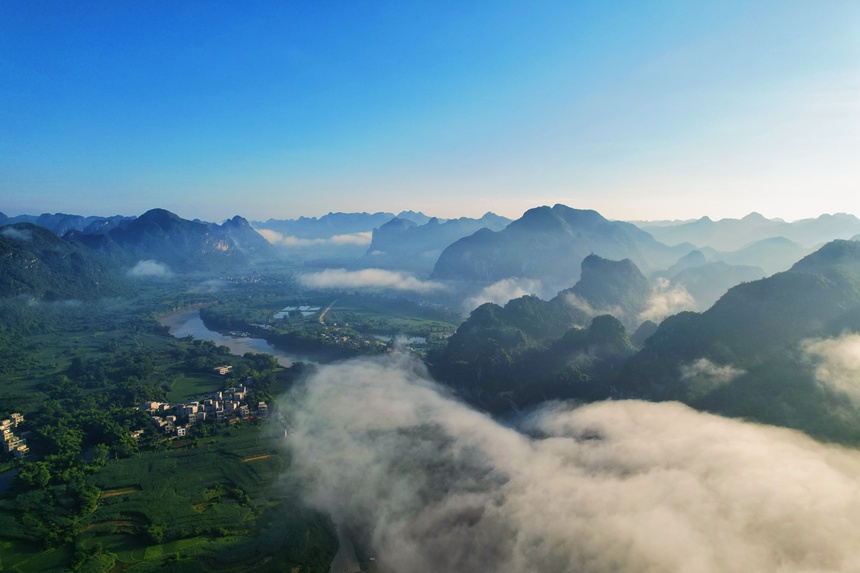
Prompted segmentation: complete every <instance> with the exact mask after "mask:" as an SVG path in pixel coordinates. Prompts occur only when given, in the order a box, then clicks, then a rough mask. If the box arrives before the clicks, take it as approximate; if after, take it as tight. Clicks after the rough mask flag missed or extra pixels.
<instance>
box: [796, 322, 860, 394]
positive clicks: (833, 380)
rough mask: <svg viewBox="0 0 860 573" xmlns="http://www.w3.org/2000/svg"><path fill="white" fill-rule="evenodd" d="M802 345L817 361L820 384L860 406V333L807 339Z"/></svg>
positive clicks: (816, 368) (816, 371)
mask: <svg viewBox="0 0 860 573" xmlns="http://www.w3.org/2000/svg"><path fill="white" fill-rule="evenodd" d="M802 346H803V349H804V351H805V352H806V354H807V356H809V357H811V358H812V359H813V360H815V362H816V367H815V377H816V378H817V379H818V381H819V382H821V383H822V384H824V385H826V386H829V387H830V388H832V389H833V390H836V391H838V392H843V393H845V394H847V395H848V397H849V398H851V400H852V401H853V402H854V403H855V404H857V405H860V334H845V335H843V336H840V337H838V338H827V339H822V338H819V339H814V340H807V341H805V342H804V343H803V345H802Z"/></svg>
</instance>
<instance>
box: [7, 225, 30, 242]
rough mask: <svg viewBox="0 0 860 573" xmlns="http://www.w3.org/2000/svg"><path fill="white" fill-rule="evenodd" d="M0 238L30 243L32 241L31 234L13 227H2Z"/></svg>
mask: <svg viewBox="0 0 860 573" xmlns="http://www.w3.org/2000/svg"><path fill="white" fill-rule="evenodd" d="M0 236H3V237H6V238H7V239H12V240H14V241H31V240H32V239H33V234H32V233H31V232H30V231H29V230H27V229H16V228H15V227H3V228H2V229H0Z"/></svg>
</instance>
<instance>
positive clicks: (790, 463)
mask: <svg viewBox="0 0 860 573" xmlns="http://www.w3.org/2000/svg"><path fill="white" fill-rule="evenodd" d="M283 403H284V404H286V405H287V415H288V419H289V420H290V424H291V427H290V434H289V435H290V438H289V440H288V444H289V447H290V449H291V452H292V455H293V460H294V471H296V472H298V474H299V477H300V478H301V479H302V481H303V483H304V484H305V487H306V488H307V491H306V498H307V500H308V503H309V504H311V505H312V506H313V507H315V508H317V509H319V510H321V511H324V512H326V513H328V514H329V515H331V516H332V518H333V520H334V521H335V522H337V523H339V524H344V525H347V526H349V527H351V528H352V530H353V531H355V532H361V533H363V534H366V536H367V542H368V543H369V544H370V546H371V548H372V550H373V551H374V552H375V554H376V555H377V557H378V563H379V565H380V569H381V570H382V571H386V572H405V571H409V572H416V573H424V572H426V573H430V572H433V573H438V572H439V571H445V572H453V573H457V572H464V573H465V572H470V573H471V572H474V571H496V572H504V573H520V572H523V573H525V572H527V571H528V572H530V571H542V572H569V571H577V572H582V573H603V572H607V573H608V572H610V571H612V572H634V571H635V572H642V571H646V572H647V571H654V572H656V571H669V572H674V571H677V572H682V571H683V572H693V573H711V572H737V571H778V572H782V573H789V572H800V571H856V570H858V568H860V556H858V555H857V551H856V548H857V547H858V546H860V545H858V544H860V521H858V519H857V515H858V511H860V453H858V452H856V451H853V450H847V449H843V448H840V447H836V446H832V445H824V444H821V443H818V442H815V441H814V440H812V439H810V438H808V437H806V436H805V435H803V434H800V433H798V432H795V431H791V430H786V429H781V428H774V427H767V426H761V425H756V424H751V423H746V422H743V421H739V420H731V419H726V418H722V417H718V416H715V415H710V414H705V413H700V412H696V411H694V410H692V409H690V408H688V407H686V406H683V405H681V404H678V403H647V402H639V401H610V402H602V403H596V404H592V405H588V406H584V407H580V408H574V407H572V406H570V405H567V404H559V403H554V404H550V405H549V406H546V407H544V408H542V409H541V410H538V411H536V412H534V413H532V414H531V415H530V416H528V417H527V418H525V419H523V420H521V421H520V422H519V423H518V424H517V426H516V427H508V426H505V425H503V424H501V423H499V422H497V421H495V420H493V419H491V418H490V417H488V416H486V415H484V414H482V413H479V412H476V411H474V410H472V409H470V408H469V407H467V406H465V405H463V404H462V403H460V402H459V401H457V400H456V399H455V398H454V397H453V396H451V395H450V394H449V393H448V392H446V391H445V390H444V389H442V388H440V387H439V386H437V385H436V384H435V383H434V382H433V381H431V380H430V379H429V378H428V376H427V374H426V372H425V371H424V369H423V367H422V365H420V364H419V363H417V362H415V361H413V360H411V359H410V358H408V357H405V356H403V355H399V354H398V355H394V356H389V357H385V358H381V359H376V360H353V361H348V362H343V363H340V364H334V365H328V366H322V367H320V368H319V370H318V371H317V373H316V374H315V375H313V376H312V377H311V378H310V379H309V380H307V382H306V383H305V384H304V385H302V386H300V387H298V388H295V389H294V390H293V391H292V392H291V393H289V394H288V395H287V396H286V397H285V398H284V400H283Z"/></svg>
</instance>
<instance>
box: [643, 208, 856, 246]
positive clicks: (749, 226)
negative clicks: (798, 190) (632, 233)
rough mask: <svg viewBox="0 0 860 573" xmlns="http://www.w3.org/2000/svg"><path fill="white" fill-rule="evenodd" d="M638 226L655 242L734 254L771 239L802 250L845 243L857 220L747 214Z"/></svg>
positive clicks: (838, 216) (840, 215) (840, 216)
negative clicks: (781, 239)
mask: <svg viewBox="0 0 860 573" xmlns="http://www.w3.org/2000/svg"><path fill="white" fill-rule="evenodd" d="M638 226H639V227H640V228H641V229H644V230H646V231H648V232H649V233H651V234H652V235H653V236H654V238H656V239H657V240H658V241H662V242H664V243H666V244H669V245H675V244H679V243H683V242H688V243H692V244H694V245H697V246H699V247H711V248H713V249H716V250H719V251H735V250H738V249H740V248H743V247H744V246H746V245H748V244H750V243H753V242H756V241H760V240H762V239H768V238H771V237H784V238H786V239H788V240H790V241H793V242H795V243H798V244H800V245H802V246H804V247H813V246H815V245H819V244H821V243H824V242H827V241H832V240H834V239H848V238H849V237H852V236H854V235H856V234H858V233H860V219H858V218H857V217H855V216H854V215H848V214H846V213H836V214H834V215H821V216H820V217H817V218H814V219H802V220H800V221H794V222H792V223H788V222H786V221H783V220H782V219H767V218H765V217H763V216H762V215H761V214H759V213H750V214H749V215H747V216H746V217H744V218H742V219H720V220H719V221H713V220H711V219H710V218H708V217H702V218H701V219H698V220H696V221H691V222H683V223H679V224H676V225H667V224H665V222H657V223H654V224H649V223H646V222H640V223H639V224H638Z"/></svg>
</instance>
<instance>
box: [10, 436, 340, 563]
mask: <svg viewBox="0 0 860 573" xmlns="http://www.w3.org/2000/svg"><path fill="white" fill-rule="evenodd" d="M282 436H283V435H282V434H281V437H277V436H276V435H275V434H274V432H272V433H270V432H268V431H267V428H265V427H263V428H260V427H255V426H247V427H243V428H241V429H239V428H231V429H228V430H222V431H221V433H220V434H219V435H217V436H214V437H212V438H204V439H201V440H199V442H198V445H197V446H196V447H188V448H187V449H177V450H170V451H166V452H153V453H144V454H140V455H138V456H135V457H132V458H127V459H122V460H113V461H111V462H109V463H108V465H107V466H106V467H105V468H104V469H103V470H102V471H101V472H99V473H97V474H95V475H93V476H91V478H90V480H91V482H92V484H93V485H95V486H97V487H98V488H99V489H100V490H101V495H100V499H99V502H98V506H97V508H96V509H95V511H93V512H92V513H91V514H90V515H88V516H87V517H85V518H84V519H82V520H81V522H80V532H79V533H78V535H77V536H76V539H75V543H74V547H71V546H63V548H61V549H59V550H48V551H41V550H39V549H38V548H35V547H32V546H30V545H28V544H26V543H21V540H20V538H19V539H7V538H5V537H6V535H7V533H12V534H13V535H14V533H15V532H13V531H12V530H7V529H0V558H2V564H3V566H4V568H5V569H4V570H6V571H21V572H22V573H23V572H30V571H32V572H37V571H39V572H41V571H63V570H65V564H66V563H68V562H69V560H70V557H71V553H72V552H76V553H77V554H78V555H93V557H90V559H91V560H93V565H94V566H95V565H97V563H96V562H97V561H98V560H99V559H101V558H97V556H98V555H101V554H106V555H107V556H108V558H105V559H106V560H109V559H115V561H116V565H114V566H113V567H115V570H117V571H119V570H122V571H131V572H137V571H151V570H156V569H157V570H158V571H226V572H230V571H246V570H254V571H263V572H266V571H272V572H274V571H291V570H293V568H300V569H302V570H307V571H327V567H328V564H329V563H330V562H331V558H332V556H333V555H334V552H335V551H336V549H337V540H336V537H335V536H334V534H333V533H332V529H331V526H330V524H329V523H328V522H327V520H326V519H324V518H323V517H321V516H318V515H315V514H313V513H312V512H310V511H308V510H307V509H304V508H302V506H301V504H300V503H299V498H298V492H297V491H296V490H295V489H294V488H290V487H288V486H287V481H285V478H284V476H285V475H286V474H287V466H288V459H287V456H286V454H285V453H284V452H283V445H284V444H283V440H284V438H283V437H282ZM189 446H190V444H189ZM12 505H13V504H12V503H11V502H10V501H9V500H3V502H2V503H0V527H2V526H4V525H8V526H10V527H12V523H13V521H14V520H13V516H12V515H10V513H11V512H12V511H14V508H13V507H12ZM14 529H20V527H18V526H15V527H14ZM18 534H19V535H24V534H25V532H20V531H19V532H18ZM15 537H18V535H15ZM105 562H107V561H105ZM81 570H83V569H81Z"/></svg>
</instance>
